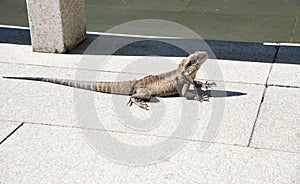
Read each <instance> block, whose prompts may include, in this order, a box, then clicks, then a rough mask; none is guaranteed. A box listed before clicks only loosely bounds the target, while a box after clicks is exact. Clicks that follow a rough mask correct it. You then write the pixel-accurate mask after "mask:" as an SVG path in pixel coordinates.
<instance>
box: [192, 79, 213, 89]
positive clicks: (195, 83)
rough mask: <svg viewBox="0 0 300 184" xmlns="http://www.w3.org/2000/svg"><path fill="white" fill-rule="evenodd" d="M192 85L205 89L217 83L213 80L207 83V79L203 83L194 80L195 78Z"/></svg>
mask: <svg viewBox="0 0 300 184" xmlns="http://www.w3.org/2000/svg"><path fill="white" fill-rule="evenodd" d="M194 85H195V86H196V87H199V88H205V89H208V88H212V87H213V86H217V84H216V83H215V82H210V83H209V82H208V81H206V82H205V83H203V82H201V81H196V80H194Z"/></svg>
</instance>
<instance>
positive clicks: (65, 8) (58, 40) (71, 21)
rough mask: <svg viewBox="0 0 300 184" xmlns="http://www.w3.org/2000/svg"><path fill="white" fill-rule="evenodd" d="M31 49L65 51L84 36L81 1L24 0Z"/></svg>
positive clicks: (54, 51) (83, 15)
mask: <svg viewBox="0 0 300 184" xmlns="http://www.w3.org/2000/svg"><path fill="white" fill-rule="evenodd" d="M26 2H27V10H28V18H29V25H30V34H31V43H32V49H33V51H37V52H51V53H65V52H67V51H68V50H70V49H72V48H74V47H75V46H76V45H78V44H79V43H80V42H81V41H83V40H84V39H85V32H86V22H85V6H84V0H26Z"/></svg>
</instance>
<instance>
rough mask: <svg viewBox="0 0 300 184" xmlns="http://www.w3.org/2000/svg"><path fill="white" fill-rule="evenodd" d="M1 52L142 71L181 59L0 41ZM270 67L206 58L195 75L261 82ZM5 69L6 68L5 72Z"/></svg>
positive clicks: (32, 61)
mask: <svg viewBox="0 0 300 184" xmlns="http://www.w3.org/2000/svg"><path fill="white" fill-rule="evenodd" d="M0 53H3V57H1V59H0V62H2V63H12V64H13V63H18V64H24V65H37V66H47V67H52V68H53V67H54V68H70V69H77V68H79V69H87V70H100V71H102V70H103V71H113V72H128V73H138V74H144V75H151V74H158V73H161V72H166V71H169V70H173V69H176V68H177V64H178V63H180V61H181V59H182V57H157V56H156V57H155V56H107V55H85V56H82V55H78V54H66V55H61V54H46V53H34V52H32V51H31V48H30V46H24V45H12V44H1V45H0ZM4 53H5V54H4ZM81 61H84V62H81ZM270 67H271V64H269V63H257V62H246V61H244V62H237V61H230V60H214V59H209V60H208V61H207V62H206V63H205V64H204V65H203V67H202V68H201V70H200V72H199V76H198V78H202V79H209V80H220V81H229V82H244V83H259V84H264V83H265V81H266V78H267V76H268V73H269V69H270ZM253 70H254V71H255V75H254V74H253ZM8 71H9V70H7V71H6V72H7V73H8ZM20 74H22V73H20Z"/></svg>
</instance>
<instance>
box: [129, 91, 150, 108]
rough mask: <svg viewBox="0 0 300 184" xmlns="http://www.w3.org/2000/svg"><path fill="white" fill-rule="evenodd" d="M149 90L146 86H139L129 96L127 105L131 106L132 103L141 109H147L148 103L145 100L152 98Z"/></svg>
mask: <svg viewBox="0 0 300 184" xmlns="http://www.w3.org/2000/svg"><path fill="white" fill-rule="evenodd" d="M152 97H153V96H152V94H151V92H150V91H149V90H148V89H146V88H139V89H137V90H136V93H134V94H133V95H132V96H131V97H130V98H129V102H128V103H127V105H129V106H131V105H132V104H135V105H137V106H139V107H140V108H142V109H146V110H149V109H148V107H149V106H148V105H147V103H146V102H149V101H150V100H151V98H152Z"/></svg>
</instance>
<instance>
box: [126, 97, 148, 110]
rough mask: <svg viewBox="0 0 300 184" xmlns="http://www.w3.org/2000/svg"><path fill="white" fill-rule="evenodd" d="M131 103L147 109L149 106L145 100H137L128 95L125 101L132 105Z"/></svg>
mask: <svg viewBox="0 0 300 184" xmlns="http://www.w3.org/2000/svg"><path fill="white" fill-rule="evenodd" d="M133 103H134V104H135V105H137V106H139V107H140V108H142V109H145V110H149V108H148V107H149V106H148V105H147V103H146V102H144V101H140V100H138V99H136V98H133V97H130V99H129V102H128V103H127V105H128V106H132V104H133Z"/></svg>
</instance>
